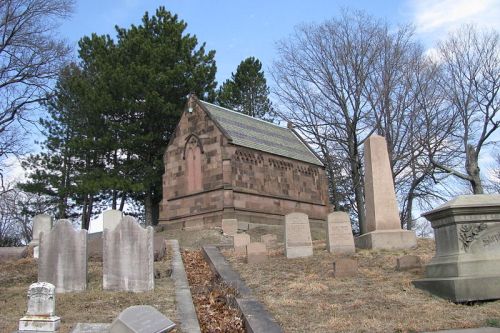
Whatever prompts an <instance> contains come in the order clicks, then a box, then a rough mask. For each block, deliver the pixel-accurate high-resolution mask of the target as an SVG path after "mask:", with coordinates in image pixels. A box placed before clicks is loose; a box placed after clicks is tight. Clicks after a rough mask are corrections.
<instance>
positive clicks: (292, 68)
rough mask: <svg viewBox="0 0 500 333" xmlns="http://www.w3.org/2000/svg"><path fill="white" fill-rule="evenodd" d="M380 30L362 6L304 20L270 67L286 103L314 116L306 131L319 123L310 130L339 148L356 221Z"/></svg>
mask: <svg viewBox="0 0 500 333" xmlns="http://www.w3.org/2000/svg"><path fill="white" fill-rule="evenodd" d="M384 31H385V29H384V25H382V24H381V23H380V22H378V21H376V20H374V19H373V18H371V17H369V16H367V15H365V14H364V13H362V12H348V11H345V12H344V13H343V15H342V16H341V17H340V18H338V19H332V20H330V21H328V22H326V23H323V24H321V25H308V26H306V25H304V26H302V27H299V28H298V29H297V30H296V32H295V34H294V35H293V36H292V37H291V38H290V39H289V40H286V41H282V42H281V43H280V44H279V46H278V53H279V56H280V60H278V61H277V62H275V64H274V68H273V71H272V75H273V79H274V81H275V83H276V87H277V89H276V90H275V94H276V95H277V96H278V97H279V98H280V100H281V101H282V103H283V104H284V105H285V107H286V108H287V109H288V110H289V111H293V110H295V111H297V110H301V111H302V112H303V113H304V115H305V117H307V119H310V120H313V122H311V123H309V124H308V127H309V131H311V129H312V128H314V127H315V126H318V125H320V126H322V129H321V131H320V132H318V133H317V134H315V135H316V136H320V137H322V139H324V140H327V141H333V142H335V143H336V147H339V148H340V149H341V150H342V151H341V154H340V155H339V154H337V155H339V156H345V161H346V163H347V171H348V175H349V178H350V180H351V184H352V189H353V191H354V199H355V205H353V207H354V209H355V210H356V211H357V216H358V221H359V224H360V226H361V227H363V226H364V218H365V213H364V194H363V169H362V151H361V145H362V144H363V142H364V140H365V139H366V138H367V137H368V136H369V135H370V134H371V133H372V132H373V130H374V128H373V126H372V124H373V119H372V118H373V112H372V110H371V107H370V105H369V103H368V100H367V98H366V87H367V85H368V84H369V78H370V75H371V72H372V71H373V70H374V63H375V62H376V60H377V58H378V55H379V53H380V42H381V40H382V37H383V34H384ZM301 128H304V129H306V126H302V127H301ZM337 208H338V207H337ZM361 232H362V233H363V232H364V230H361Z"/></svg>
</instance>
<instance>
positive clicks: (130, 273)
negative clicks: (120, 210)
mask: <svg viewBox="0 0 500 333" xmlns="http://www.w3.org/2000/svg"><path fill="white" fill-rule="evenodd" d="M103 242H104V243H103V289H105V290H123V291H133V292H142V291H148V290H152V289H154V275H153V273H154V271H153V259H154V253H153V228H152V227H147V228H143V227H141V226H140V225H139V223H137V221H136V220H135V219H134V218H133V217H131V216H124V217H123V218H122V220H121V221H120V223H119V224H118V225H117V226H116V227H115V228H114V229H113V230H109V229H107V228H106V229H104V232H103Z"/></svg>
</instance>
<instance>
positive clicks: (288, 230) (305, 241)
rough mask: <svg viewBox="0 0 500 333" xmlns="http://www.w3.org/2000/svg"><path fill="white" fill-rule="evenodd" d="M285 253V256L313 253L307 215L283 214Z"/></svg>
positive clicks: (294, 256) (309, 254)
mask: <svg viewBox="0 0 500 333" xmlns="http://www.w3.org/2000/svg"><path fill="white" fill-rule="evenodd" d="M285 255H286V257H287V258H300V257H309V256H312V255H313V247H312V238H311V229H310V228H309V217H308V216H307V215H306V214H304V213H290V214H287V215H285Z"/></svg>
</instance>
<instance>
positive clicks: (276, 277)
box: [223, 228, 500, 333]
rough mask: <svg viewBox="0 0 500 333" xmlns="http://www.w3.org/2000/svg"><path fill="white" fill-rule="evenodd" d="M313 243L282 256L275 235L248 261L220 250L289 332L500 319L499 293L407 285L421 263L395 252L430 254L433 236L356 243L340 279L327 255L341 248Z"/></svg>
mask: <svg viewBox="0 0 500 333" xmlns="http://www.w3.org/2000/svg"><path fill="white" fill-rule="evenodd" d="M311 229H312V228H311ZM251 232H252V230H251V231H250V233H251ZM271 232H273V231H271ZM278 237H279V234H278ZM252 238H254V237H252ZM314 238H315V237H314V233H313V239H314ZM279 239H280V238H278V241H279ZM281 239H282V238H281ZM255 240H257V239H255ZM313 244H314V256H313V257H309V258H299V259H288V260H287V259H286V258H285V257H284V254H283V252H284V251H283V243H281V244H280V243H278V247H277V248H275V249H272V250H270V251H269V252H270V258H269V261H268V262H267V263H263V264H246V263H245V260H244V258H238V257H235V256H234V255H233V253H232V251H229V250H225V251H223V253H224V255H225V256H226V258H228V260H229V261H230V262H231V264H232V266H233V267H234V268H235V269H236V270H237V271H238V272H239V273H240V275H241V277H242V279H243V280H245V282H246V284H247V285H248V287H250V288H251V289H252V290H253V291H254V293H255V294H256V296H257V297H258V299H259V300H260V301H261V302H263V303H264V304H265V306H266V307H267V308H268V310H269V311H270V312H271V313H272V314H273V315H274V316H275V318H276V319H277V320H278V322H279V323H280V324H281V325H282V327H283V328H284V331H285V332H287V333H293V332H297V333H299V332H300V333H302V332H315V333H319V332H422V331H435V330H439V329H451V328H474V327H482V326H495V325H498V323H499V322H500V301H496V302H484V303H478V304H475V305H458V304H454V303H451V302H448V301H446V300H443V299H441V298H438V297H434V296H432V295H430V294H428V293H426V292H424V291H421V290H419V289H416V288H415V287H413V285H412V284H411V281H412V280H415V279H418V278H422V277H423V274H424V271H423V269H421V270H413V271H407V272H399V271H396V269H395V266H396V258H397V257H399V256H402V255H406V254H413V255H418V256H420V257H421V258H422V259H423V262H424V263H427V262H429V261H430V259H431V258H432V257H433V255H434V240H428V239H427V240H424V239H419V240H418V247H417V248H416V249H412V250H399V251H386V250H379V251H368V250H357V252H356V254H354V255H352V256H351V257H352V258H355V259H357V260H358V265H359V270H358V276H357V277H354V278H338V279H335V278H333V265H332V263H333V261H334V260H335V259H336V258H340V257H341V256H339V255H334V254H330V253H328V252H327V251H326V249H325V242H324V241H323V240H315V241H313Z"/></svg>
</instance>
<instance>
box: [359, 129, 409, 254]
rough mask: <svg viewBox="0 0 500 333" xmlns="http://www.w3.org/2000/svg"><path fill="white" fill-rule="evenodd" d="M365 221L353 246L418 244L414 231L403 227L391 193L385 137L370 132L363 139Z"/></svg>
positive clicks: (390, 247)
mask: <svg viewBox="0 0 500 333" xmlns="http://www.w3.org/2000/svg"><path fill="white" fill-rule="evenodd" d="M365 205H366V221H365V224H364V225H361V233H362V235H361V236H359V237H357V238H356V240H355V242H356V247H359V248H364V249H406V248H412V247H415V246H417V238H416V235H415V232H414V231H411V230H402V229H401V223H400V220H399V210H398V203H397V201H396V194H395V192H394V182H393V181H392V172H391V166H390V163H389V154H388V153H387V144H386V142H385V139H384V137H382V136H379V135H372V136H371V137H369V138H368V140H366V142H365Z"/></svg>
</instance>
